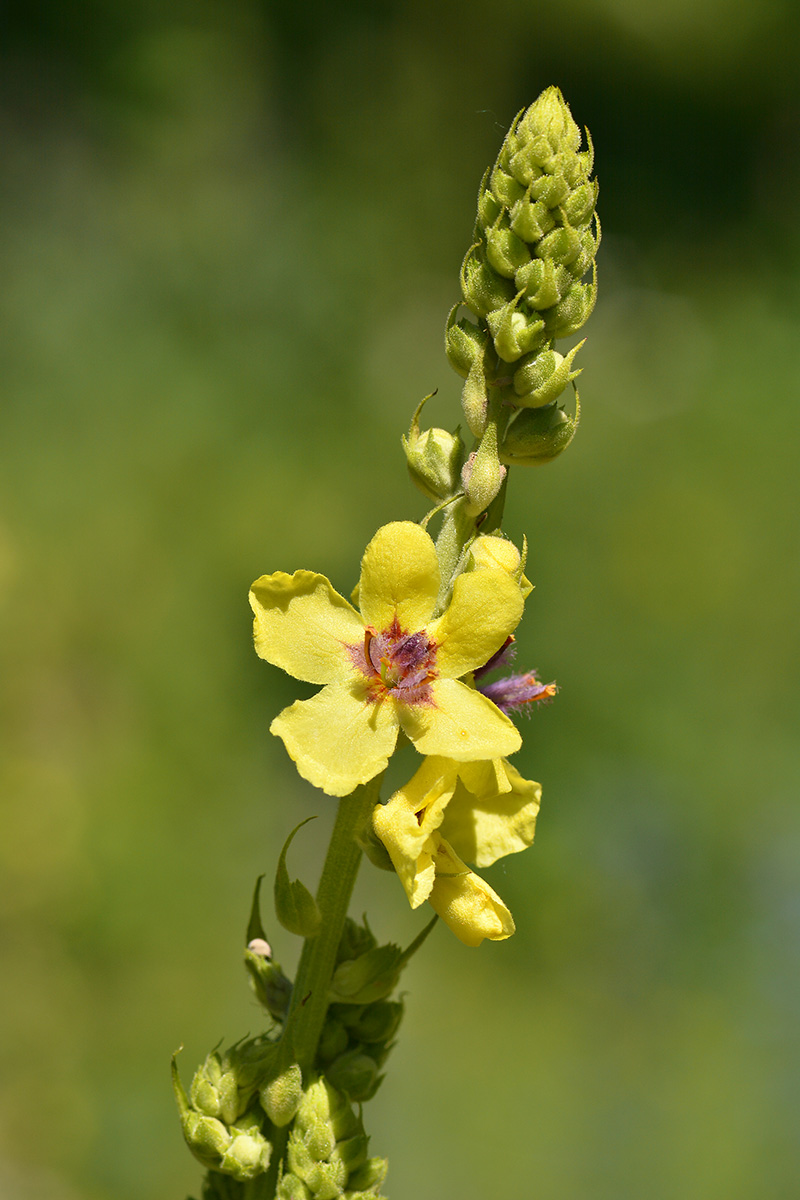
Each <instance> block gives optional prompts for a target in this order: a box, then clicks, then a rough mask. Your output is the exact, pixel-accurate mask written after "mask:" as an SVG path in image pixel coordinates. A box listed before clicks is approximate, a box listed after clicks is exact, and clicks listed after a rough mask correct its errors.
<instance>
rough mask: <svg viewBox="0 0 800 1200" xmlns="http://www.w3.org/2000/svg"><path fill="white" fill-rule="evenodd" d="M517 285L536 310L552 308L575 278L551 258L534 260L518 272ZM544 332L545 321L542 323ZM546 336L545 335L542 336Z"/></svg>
mask: <svg viewBox="0 0 800 1200" xmlns="http://www.w3.org/2000/svg"><path fill="white" fill-rule="evenodd" d="M515 282H516V284H517V287H518V288H519V289H520V291H523V292H524V293H525V300H526V301H527V303H528V304H529V305H530V306H531V308H535V309H537V310H538V309H543V308H552V307H553V305H554V304H558V302H559V300H560V299H561V297H562V296H563V295H564V293H565V292H567V291H568V290H569V288H570V287H571V286H572V283H573V276H572V275H571V274H570V272H569V271H568V270H567V269H566V268H565V267H559V266H556V264H555V263H554V262H552V261H551V260H550V259H549V258H545V259H542V258H532V259H531V261H530V262H529V263H528V265H527V266H525V267H522V268H521V269H520V270H519V271H517V275H516V281H515ZM540 328H541V329H542V330H544V321H542V323H541V327H540ZM542 336H544V335H542Z"/></svg>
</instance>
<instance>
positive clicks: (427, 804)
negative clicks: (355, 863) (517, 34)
mask: <svg viewBox="0 0 800 1200" xmlns="http://www.w3.org/2000/svg"><path fill="white" fill-rule="evenodd" d="M540 798H541V788H540V787H539V784H538V783H533V782H531V781H529V780H527V779H523V778H522V776H521V775H520V773H519V772H518V771H517V770H516V768H515V767H512V765H511V763H507V762H505V761H503V760H502V759H495V760H492V761H489V762H476V763H459V762H454V761H453V760H452V759H449V758H442V757H438V756H437V757H430V758H426V759H425V762H424V763H423V764H422V766H421V767H420V768H419V770H418V771H417V772H416V774H415V775H414V776H413V778H412V779H410V780H409V782H408V783H407V784H406V785H405V787H402V788H400V789H399V791H397V792H395V794H394V795H393V796H392V797H391V798H390V799H389V801H388V802H387V803H386V804H379V805H377V806H376V808H375V810H374V813H373V824H374V827H375V832H376V833H377V835H378V837H379V838H380V839H381V841H382V842H383V844H384V846H385V847H386V849H387V850H388V852H389V857H390V858H391V860H392V864H393V865H394V868H395V870H396V871H397V874H398V875H399V877H400V881H401V883H402V884H403V887H404V888H405V890H406V894H407V895H408V899H409V902H410V904H411V907H412V908H417V907H419V905H420V904H422V903H423V901H425V900H427V901H429V903H430V904H431V906H432V907H433V909H434V911H435V912H437V913H438V914H439V916H440V917H441V918H442V920H443V921H445V922H446V924H447V925H449V927H450V928H451V929H452V931H453V933H455V935H456V937H458V938H460V940H461V941H462V942H464V943H465V944H466V945H467V946H478V945H480V943H481V942H482V941H483V939H484V938H489V939H491V940H492V941H502V940H503V939H504V938H507V937H510V936H511V934H512V933H513V932H514V921H513V918H512V916H511V913H510V912H509V911H508V909H507V908H506V906H505V904H503V901H502V900H501V899H500V897H499V896H498V895H497V893H496V892H495V891H493V889H492V888H490V887H489V885H488V883H486V882H485V880H483V879H481V877H480V876H479V875H476V874H475V873H474V872H473V871H471V870H470V869H469V868H468V867H467V866H466V865H465V861H464V860H466V861H468V862H473V863H475V864H476V866H479V867H488V866H490V865H491V864H492V863H493V862H496V861H497V859H498V858H503V857H504V856H505V855H506V854H515V853H516V852H517V851H518V850H524V849H525V848H526V846H529V845H530V844H531V842H532V841H533V834H534V830H535V827H536V815H537V813H538V811H539V801H540Z"/></svg>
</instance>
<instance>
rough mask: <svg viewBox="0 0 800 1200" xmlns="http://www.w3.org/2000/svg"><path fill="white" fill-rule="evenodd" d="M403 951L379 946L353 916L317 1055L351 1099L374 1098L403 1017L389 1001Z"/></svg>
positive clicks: (396, 1003)
mask: <svg viewBox="0 0 800 1200" xmlns="http://www.w3.org/2000/svg"><path fill="white" fill-rule="evenodd" d="M399 960H400V952H399V951H398V949H397V947H395V946H378V944H377V941H376V939H375V937H374V935H373V934H372V932H371V930H370V929H369V927H368V926H367V925H366V924H364V925H357V924H356V922H355V921H353V920H351V919H350V918H349V917H348V918H347V922H346V925H345V930H344V934H343V937H342V941H341V943H340V946H339V953H338V956H337V969H336V972H335V973H334V977H333V992H332V994H333V995H334V996H335V997H336V998H337V999H336V1000H335V1001H334V1002H333V1003H332V1004H331V1005H330V1007H329V1009H328V1014H327V1017H326V1018H325V1025H324V1026H323V1030H322V1036H321V1037H320V1042H319V1049H318V1051H317V1058H318V1062H319V1064H320V1067H321V1068H322V1069H323V1070H324V1072H325V1075H326V1077H327V1079H328V1080H329V1081H330V1083H332V1084H333V1086H334V1087H336V1088H338V1089H339V1091H341V1092H344V1093H345V1094H346V1095H347V1096H349V1098H350V1099H351V1100H356V1101H360V1102H363V1101H365V1100H371V1099H372V1097H373V1096H374V1095H375V1093H376V1091H377V1090H378V1087H379V1086H380V1083H381V1080H382V1079H383V1076H382V1075H380V1074H379V1071H380V1068H381V1067H382V1066H383V1064H384V1063H385V1061H386V1059H387V1057H388V1055H389V1051H390V1050H391V1048H392V1046H393V1045H394V1037H395V1034H396V1033H397V1030H398V1028H399V1026H400V1021H401V1020H402V1017H403V1004H402V1002H401V1001H399V1000H388V999H387V997H388V995H389V993H390V992H391V991H392V990H393V989H394V987H395V985H396V984H397V980H398V978H399V974H400V969H401V968H400V966H399Z"/></svg>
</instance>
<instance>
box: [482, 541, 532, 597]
mask: <svg viewBox="0 0 800 1200" xmlns="http://www.w3.org/2000/svg"><path fill="white" fill-rule="evenodd" d="M526 557H527V544H525V546H524V556H523V555H522V554H520V552H519V550H518V549H517V547H516V546H515V545H514V543H513V542H510V541H509V540H508V538H504V537H499V536H498V535H497V534H488V533H484V534H481V535H480V537H477V538H476V539H475V541H474V542H473V543H472V545H471V546H470V548H469V559H468V560H467V570H468V571H481V570H483V569H485V568H487V567H488V568H491V569H494V570H497V569H498V568H499V569H500V570H501V571H505V572H506V574H507V575H510V576H511V577H512V578H513V579H515V580H516V582H517V583H518V584H519V587H520V591H521V592H522V598H523V600H525V599H527V597H528V596H529V595H530V594H531V592H532V591H533V584H532V583H531V581H530V580H529V579H527V578H526V576H525V574H524V570H525V558H526Z"/></svg>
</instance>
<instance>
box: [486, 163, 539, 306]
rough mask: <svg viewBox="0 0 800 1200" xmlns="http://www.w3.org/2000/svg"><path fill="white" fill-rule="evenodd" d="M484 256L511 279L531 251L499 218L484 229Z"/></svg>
mask: <svg viewBox="0 0 800 1200" xmlns="http://www.w3.org/2000/svg"><path fill="white" fill-rule="evenodd" d="M517 186H519V185H517ZM486 257H487V259H488V261H489V265H490V266H492V267H494V269H495V271H497V273H498V275H502V276H504V278H506V279H513V278H514V275H515V274H516V272H517V271H518V270H519V269H520V267H522V266H524V265H525V263H527V262H530V258H531V252H530V250H529V249H528V247H527V246H526V245H525V243H524V242H523V240H522V238H520V237H517V235H516V233H514V231H513V230H512V228H511V226H510V225H509V223H508V222H507V221H503V220H502V219H500V220H498V222H497V224H496V225H494V226H493V227H492V228H491V229H487V231H486ZM487 315H488V314H487Z"/></svg>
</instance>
